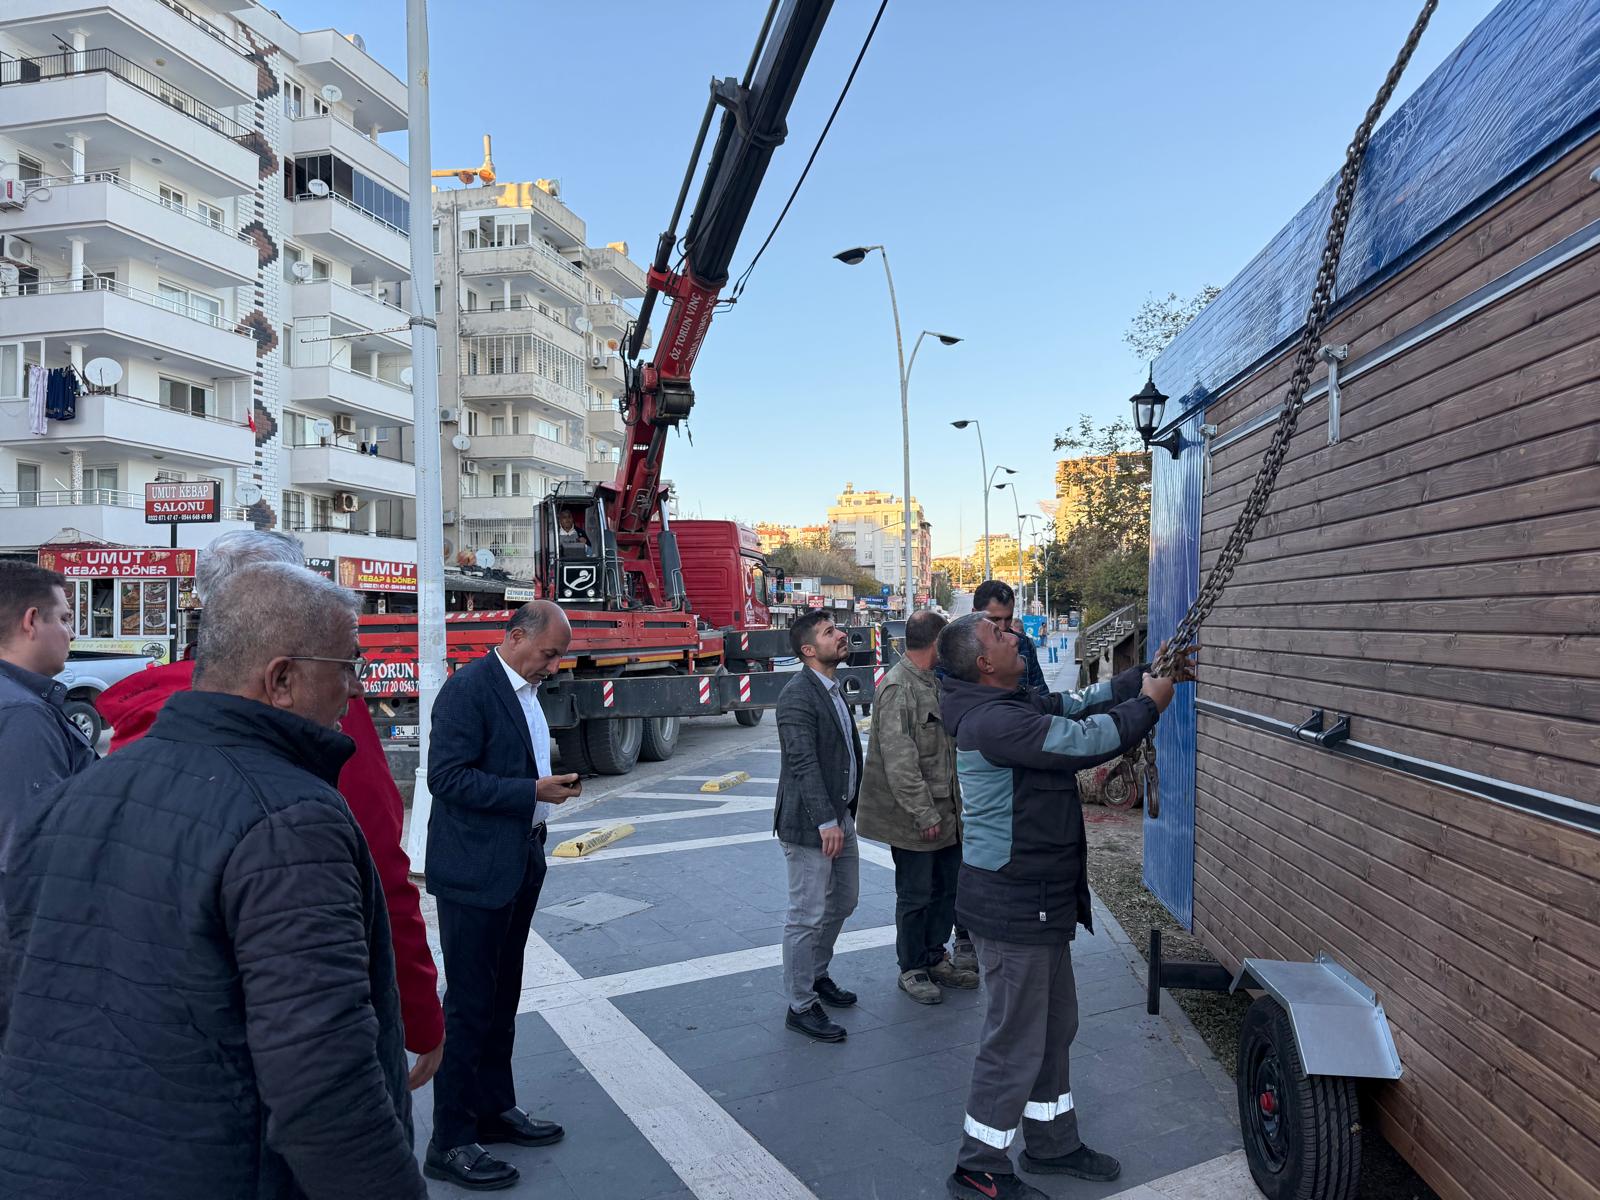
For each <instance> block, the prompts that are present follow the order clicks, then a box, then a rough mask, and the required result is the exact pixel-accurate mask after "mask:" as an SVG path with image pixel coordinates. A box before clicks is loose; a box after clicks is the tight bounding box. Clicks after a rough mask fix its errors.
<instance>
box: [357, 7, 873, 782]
mask: <svg viewBox="0 0 1600 1200" xmlns="http://www.w3.org/2000/svg"><path fill="white" fill-rule="evenodd" d="M831 8H832V0H787V2H786V3H785V4H784V5H783V6H782V8H781V9H780V10H779V11H778V12H777V13H776V14H775V15H772V16H771V19H770V20H769V23H768V24H767V25H766V26H765V27H764V28H763V30H762V36H761V38H760V39H758V42H757V46H756V50H755V53H754V54H752V56H751V59H750V64H749V66H748V67H747V69H746V71H745V76H744V78H743V80H739V79H735V78H732V77H730V78H727V79H721V80H714V81H713V82H712V85H711V96H710V98H709V99H708V101H707V104H706V110H705V115H704V118H703V120H702V122H701V125H700V131H699V135H698V137H697V138H696V140H695V146H694V151H693V153H692V154H691V155H690V160H689V166H688V169H687V171H686V172H685V173H684V178H683V182H682V186H681V187H680V189H679V192H678V199H677V204H676V206H675V207H674V209H673V213H672V219H671V221H670V222H669V223H668V228H667V230H666V232H664V233H663V234H662V235H661V237H660V240H659V242H658V243H657V247H656V255H655V260H654V262H653V264H652V266H651V269H650V272H649V275H648V279H647V283H646V291H645V297H644V301H643V303H642V305H641V309H640V313H639V317H638V320H637V321H636V322H634V324H633V327H632V329H631V330H630V331H629V333H628V337H627V338H626V340H625V344H624V354H623V359H624V362H625V364H627V365H626V367H625V369H626V372H627V390H626V394H625V396H624V399H623V403H622V410H623V411H622V417H623V421H624V424H625V426H626V438H625V441H624V445H623V449H622V457H621V460H620V463H619V466H618V470H617V475H616V478H615V479H613V480H611V481H610V482H608V483H601V484H598V485H597V484H591V483H581V482H566V483H562V484H560V485H558V486H557V487H556V488H555V489H554V490H553V491H552V492H550V493H549V494H548V495H547V496H546V497H545V498H544V500H543V501H542V502H541V503H540V505H539V506H538V508H537V509H536V510H535V512H534V529H533V537H532V545H533V547H534V560H535V566H534V588H535V592H536V594H537V595H538V596H540V597H544V598H547V599H551V600H554V601H556V602H557V603H558V604H560V605H561V606H562V608H564V609H565V610H566V612H567V617H568V620H569V621H570V622H571V624H572V634H573V637H572V648H571V651H570V653H569V656H568V658H567V659H566V660H565V661H564V662H563V664H562V671H561V673H560V675H559V676H558V677H557V678H556V679H555V680H553V681H551V682H549V683H546V684H545V685H544V686H543V687H541V688H540V689H539V695H540V700H541V702H542V703H543V705H544V709H545V714H546V716H547V718H548V719H549V722H550V727H551V730H552V732H553V733H554V735H555V737H556V739H557V743H558V745H559V748H560V751H561V758H562V762H563V764H564V765H565V766H566V767H567V768H568V769H573V770H578V771H580V772H582V773H584V774H592V773H599V774H625V773H627V772H628V771H630V770H632V769H633V766H634V763H635V762H636V761H637V760H638V759H639V758H645V759H647V760H653V759H655V760H658V759H664V758H667V757H669V756H670V755H671V754H672V752H673V749H674V747H675V746H676V743H677V739H678V729H679V722H680V721H681V719H682V718H683V717H686V716H699V715H710V714H716V713H726V712H733V713H735V714H737V716H738V719H739V720H740V722H741V723H742V724H747V725H754V724H756V723H757V722H758V721H759V720H760V719H761V713H762V711H763V710H764V709H765V708H768V707H770V706H772V705H773V704H775V703H776V702H777V698H778V693H779V692H781V691H782V689H783V686H784V684H785V683H787V681H788V679H789V678H790V677H789V675H788V674H786V673H783V672H776V671H773V670H772V660H773V659H774V658H775V657H778V656H782V655H786V654H788V653H789V650H788V635H787V633H786V632H784V631H782V630H774V629H771V628H770V625H769V619H768V608H767V604H768V598H767V593H766V578H765V561H764V559H763V558H762V556H761V554H760V552H759V549H758V548H757V546H756V544H755V539H754V536H753V534H752V533H751V532H750V531H748V530H745V529H743V527H741V526H738V525H736V524H735V523H734V522H731V521H680V522H674V521H672V520H671V519H670V517H669V514H668V512H667V507H666V495H667V489H666V487H665V486H664V485H663V484H662V482H661V471H662V464H663V458H664V453H665V447H666V439H667V435H668V433H670V432H671V431H672V430H673V429H674V428H676V427H678V426H680V425H682V424H683V423H684V422H685V421H686V420H687V418H688V416H689V413H690V410H691V409H692V408H693V407H694V401H695V396H694V389H693V387H692V386H691V384H690V374H691V372H692V370H693V368H694V363H695V359H696V357H697V356H698V354H699V353H700V347H701V345H702V344H703V343H704V341H705V337H706V332H707V330H708V329H709V328H710V326H711V320H712V317H713V315H714V314H715V312H716V311H717V309H718V298H719V296H720V295H721V292H722V289H723V288H724V287H725V286H726V285H727V282H728V274H729V270H728V269H729V265H730V263H731V262H732V260H733V255H734V251H735V249H736V247H737V244H738V241H739V236H740V234H741V233H742V232H743V230H744V226H745V224H746V222H747V221H748V219H749V216H750V209H751V205H752V204H753V203H754V200H755V196H756V192H757V191H758V189H759V188H760V185H761V181H762V179H763V177H764V176H765V175H766V171H767V167H768V165H769V164H770V163H771V160H772V154H773V151H774V150H775V149H776V148H777V147H778V146H779V145H780V144H782V142H783V140H784V137H785V135H786V133H787V124H786V121H787V116H788V112H789V107H790V105H791V104H792V102H793V100H794V95H795V91H796V89H797V88H798V86H799V83H800V78H801V76H802V75H803V74H804V72H805V69H806V66H807V64H808V63H809V62H810V59H811V54H812V51H813V50H814V49H815V47H816V43H817V38H818V36H819V35H820V33H821V32H822V26H823V23H824V22H825V21H826V19H827V17H828V13H829V11H830V10H831ZM719 108H720V109H721V110H722V120H721V124H720V127H719V130H718V133H717V138H716V141H715V144H714V145H713V146H712V149H711V154H710V157H709V159H707V160H706V169H705V172H704V175H703V177H702V179H701V183H700V190H699V193H698V197H697V199H696V202H695V205H694V207H693V209H692V210H691V212H690V216H689V221H688V226H687V228H686V230H685V231H684V233H683V235H682V237H681V239H680V236H679V233H678V225H679V221H680V218H681V217H682V215H683V212H684V208H685V205H686V203H687V200H688V197H689V191H690V188H691V186H692V184H693V182H694V177H695V175H696V172H697V170H698V167H699V164H700V161H701V157H702V152H703V151H704V149H705V143H706V138H707V135H708V133H709V131H710V128H711V122H712V118H713V117H715V116H716V113H717V110H718V109H719ZM675 256H676V260H675ZM663 296H664V297H666V299H667V300H668V301H669V302H670V305H671V307H670V309H669V311H668V314H667V318H666V325H665V329H664V331H663V333H662V336H661V338H660V339H659V341H658V342H657V344H656V349H655V354H654V357H653V358H652V359H651V360H650V361H648V362H646V361H644V360H642V359H640V357H639V355H640V353H641V351H642V349H643V347H644V341H645V336H646V331H647V330H648V328H649V324H650V316H651V313H652V311H653V310H654V307H655V304H656V301H657V299H658V298H659V297H663ZM563 515H570V517H571V518H572V520H571V522H570V524H569V525H568V527H567V528H566V529H565V530H564V529H563V526H562V522H561V517H562V516H563ZM507 615H508V614H507V613H505V612H499V613H451V614H447V621H448V626H449V627H448V632H447V639H446V646H447V649H446V654H447V659H448V662H449V666H450V667H451V669H454V668H455V667H457V666H460V665H461V664H463V663H465V662H468V661H470V660H471V659H473V658H476V657H478V656H479V655H481V654H484V653H487V651H488V649H489V648H490V647H491V646H493V645H495V644H496V643H498V642H499V640H500V637H501V633H502V630H503V626H504V622H505V618H506V616H507ZM850 632H851V647H850V648H851V652H852V658H851V665H850V666H848V667H845V668H842V670H841V679H842V682H843V686H844V689H845V693H846V695H847V697H848V698H849V699H850V701H851V702H852V704H858V705H862V706H865V705H867V704H869V703H870V701H871V698H872V693H873V687H874V684H875V681H876V679H878V678H881V675H882V671H883V668H884V659H885V656H886V649H887V648H886V647H885V646H884V645H883V643H882V642H881V641H880V639H879V637H878V634H877V631H876V629H875V628H873V627H868V626H863V627H859V628H855V629H852V630H851V631H850ZM361 640H362V648H363V652H364V653H365V654H366V655H367V656H368V658H369V659H371V660H372V664H373V665H372V667H371V669H370V670H369V671H368V673H367V676H366V684H367V694H368V696H369V697H370V698H371V702H372V703H373V704H375V705H381V706H383V707H385V708H386V709H389V710H390V711H391V712H395V710H396V707H397V703H398V704H399V705H403V704H404V703H405V701H406V699H407V698H408V697H414V696H415V694H416V645H417V637H416V617H415V616H414V615H392V616H368V617H364V618H363V619H362V633H361ZM403 711H404V709H403V707H401V708H400V709H399V712H397V713H395V715H396V716H399V713H403ZM385 715H389V714H388V713H386V714H385ZM399 719H402V720H403V719H404V718H403V716H399Z"/></svg>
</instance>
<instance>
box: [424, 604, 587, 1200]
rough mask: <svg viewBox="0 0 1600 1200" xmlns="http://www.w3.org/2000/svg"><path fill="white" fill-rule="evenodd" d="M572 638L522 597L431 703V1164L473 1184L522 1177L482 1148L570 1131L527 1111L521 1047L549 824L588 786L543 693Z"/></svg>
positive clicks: (483, 1187) (550, 610) (439, 1175)
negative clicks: (555, 759)
mask: <svg viewBox="0 0 1600 1200" xmlns="http://www.w3.org/2000/svg"><path fill="white" fill-rule="evenodd" d="M571 641H572V628H571V626H569V625H568V624H567V618H566V616H565V614H563V613H562V611H561V609H560V608H558V607H557V606H556V605H554V604H552V603H550V602H549V601H548V600H535V601H534V602H532V603H531V604H526V605H524V606H523V607H521V608H519V609H518V610H517V611H516V612H515V613H513V614H512V616H511V620H510V621H509V622H508V623H507V625H506V635H505V638H504V640H503V641H501V643H500V645H499V646H497V647H496V648H495V649H494V650H493V651H491V652H490V653H488V654H485V655H484V656H483V657H482V658H480V659H478V661H476V662H473V663H468V664H467V665H466V666H464V667H462V668H461V669H460V670H459V671H457V672H456V673H455V674H454V675H452V676H451V677H450V678H449V679H448V680H447V681H446V682H445V685H444V687H443V688H442V689H441V690H440V692H439V698H438V699H437V700H436V701H435V702H434V706H433V724H432V726H431V737H430V741H429V749H428V790H429V791H430V792H432V793H433V812H432V814H431V815H430V817H429V818H428V857H427V871H428V891H429V892H430V893H431V894H432V895H433V896H434V897H435V898H436V899H437V901H438V905H439V944H440V948H441V949H442V950H443V951H444V973H445V980H446V983H447V989H448V990H446V992H445V996H444V1027H445V1045H444V1061H443V1062H441V1063H440V1065H439V1073H438V1074H437V1075H435V1076H434V1078H433V1138H432V1140H431V1141H430V1142H429V1143H428V1152H427V1156H426V1158H425V1160H424V1162H423V1173H424V1174H426V1175H428V1176H429V1177H430V1178H433V1179H444V1180H448V1181H449V1182H451V1183H454V1184H456V1185H457V1186H459V1187H464V1188H470V1189H473V1190H475V1191H488V1190H493V1189H498V1188H503V1187H509V1186H510V1185H511V1184H512V1183H514V1182H515V1181H516V1179H517V1176H518V1172H517V1169H516V1168H515V1167H514V1166H512V1165H511V1164H510V1163H508V1162H505V1161H503V1160H501V1159H498V1158H495V1157H494V1156H493V1155H492V1154H490V1153H489V1152H488V1151H487V1150H485V1149H484V1148H483V1147H484V1145H485V1144H492V1143H495V1142H510V1143H513V1144H515V1145H519V1146H545V1145H549V1144H550V1143H551V1142H556V1141H560V1140H561V1137H562V1134H563V1130H562V1128H561V1126H559V1125H557V1124H555V1123H553V1122H550V1121H536V1120H534V1119H533V1118H532V1117H530V1116H528V1114H527V1113H526V1112H524V1111H523V1110H522V1109H521V1108H518V1107H517V1097H516V1090H515V1088H514V1086H513V1084H512V1080H511V1052H512V1047H513V1044H514V1041H515V1038H516V1020H517V1002H518V1001H519V1000H520V999H521V996H522V954H523V950H524V948H525V947H526V946H527V943H528V928H529V926H530V925H531V924H532V922H533V910H534V906H535V905H536V904H537V903H538V902H539V889H540V887H541V885H543V883H544V873H545V861H544V843H545V820H546V818H547V817H548V816H549V814H550V813H551V811H552V810H553V806H555V805H557V804H561V803H562V802H564V801H566V800H570V799H572V798H573V797H574V796H576V795H578V794H579V792H580V791H581V790H582V785H581V784H580V783H579V782H578V777H577V776H576V775H552V774H551V772H550V726H549V725H548V724H547V723H546V721H545V717H544V710H543V709H542V708H540V706H539V696H538V690H539V684H540V683H541V682H542V681H544V680H546V679H549V678H550V677H551V676H553V675H554V674H555V673H556V669H557V667H558V666H559V665H560V663H561V659H562V657H563V656H564V655H565V654H566V652H567V646H568V645H569V644H570V642H571Z"/></svg>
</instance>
